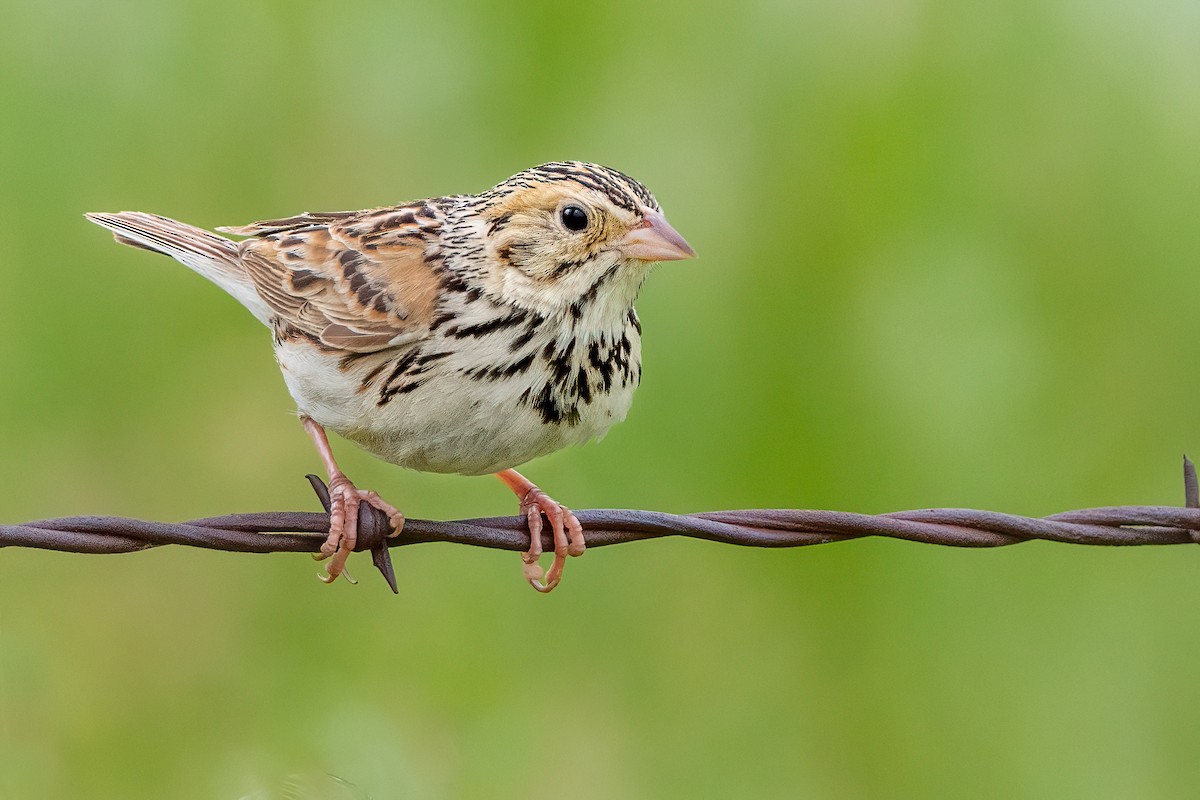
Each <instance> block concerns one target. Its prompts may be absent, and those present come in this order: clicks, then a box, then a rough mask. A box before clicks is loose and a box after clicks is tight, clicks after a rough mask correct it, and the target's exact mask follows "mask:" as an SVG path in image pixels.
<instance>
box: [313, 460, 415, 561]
mask: <svg viewBox="0 0 1200 800" xmlns="http://www.w3.org/2000/svg"><path fill="white" fill-rule="evenodd" d="M364 502H365V503H366V504H367V505H369V506H372V507H374V508H377V509H379V510H380V511H382V512H383V513H384V514H386V515H387V518H388V522H390V523H391V526H392V533H391V534H390V535H391V536H396V535H397V534H399V533H400V531H401V530H403V529H404V515H403V514H402V513H400V510H399V509H397V508H396V507H395V506H393V505H391V504H389V503H388V502H386V501H385V500H384V499H383V498H382V497H380V496H379V495H378V494H377V493H375V492H370V491H365V490H363V489H359V488H358V487H356V486H355V485H354V484H353V483H351V481H350V479H349V478H347V477H346V476H345V474H343V473H342V472H334V473H333V474H332V475H330V476H329V536H328V537H326V539H325V541H324V543H323V544H322V545H321V552H320V553H316V554H314V555H313V558H315V559H316V560H318V561H324V560H325V559H329V565H328V566H327V567H326V568H325V574H324V575H317V577H318V578H320V579H321V580H322V581H324V582H325V583H333V582H334V581H335V580H337V578H338V576H339V575H345V576H346V580H348V581H349V582H350V583H355V581H354V579H353V578H351V577H350V573H349V572H347V571H346V559H348V558H349V557H350V554H351V553H353V552H354V548H355V547H356V546H357V545H358V508H359V506H360V505H361V504H362V503H364Z"/></svg>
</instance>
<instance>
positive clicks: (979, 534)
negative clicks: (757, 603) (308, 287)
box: [0, 456, 1200, 592]
mask: <svg viewBox="0 0 1200 800" xmlns="http://www.w3.org/2000/svg"><path fill="white" fill-rule="evenodd" d="M308 480H309V482H310V483H311V484H312V487H313V490H314V491H315V492H316V493H317V497H318V499H319V500H320V501H321V504H322V505H323V506H324V507H325V512H326V513H316V512H304V511H268V512H260V513H254V514H228V515H226V516H221V517H207V518H205V519H194V520H190V521H188V522H178V523H171V522H149V521H146V520H139V519H127V518H124V517H88V516H81V517H62V518H58V519H44V520H37V521H35V522H26V523H23V524H20V525H0V547H33V548H40V549H43V550H59V551H64V552H71V553H131V552H134V551H137V550H145V549H148V548H151V547H159V546H162V545H168V544H175V545H188V546H191V547H204V548H208V549H210V550H227V551H230V552H237V553H315V552H317V551H319V550H320V546H321V543H322V542H323V541H324V540H325V535H326V532H327V531H328V530H329V514H328V511H329V492H328V490H327V489H326V487H325V484H324V482H322V481H321V479H320V478H317V477H316V476H314V475H309V476H308ZM1183 481H1184V495H1185V503H1186V504H1185V506H1184V507H1183V508H1179V507H1175V506H1110V507H1103V508H1086V509H1081V510H1079V511H1066V512H1063V513H1061V514H1052V515H1050V516H1048V517H1020V516H1014V515H1012V514H1001V513H997V512H994V511H976V510H973V509H966V508H927V509H921V510H916V511H897V512H893V513H890V514H875V515H872V514H852V513H848V512H843V511H807V510H799V509H749V510H744V511H708V512H703V513H698V514H682V515H680V514H664V513H661V512H658V511H627V510H619V509H597V510H592V511H577V512H575V515H576V516H577V517H578V518H579V521H580V522H581V523H582V524H583V528H584V532H585V535H586V537H587V545H588V547H604V546H606V545H610V544H623V543H625V542H636V541H640V540H643V539H655V538H658V537H662V536H690V537H692V538H696V539H706V540H708V541H712V542H722V543H725V544H733V545H743V546H747V547H802V546H805V545H813V544H828V543H830V542H841V541H845V540H847V539H858V538H861V537H864V536H888V537H892V538H895V539H905V540H908V541H912V542H925V543H927V544H940V545H948V546H953V547H1001V546H1003V545H1010V544H1016V543H1018V542H1025V541H1030V540H1034V539H1041V540H1046V541H1052V542H1064V543H1067V544H1090V545H1148V544H1189V543H1197V544H1200V484H1198V483H1197V478H1196V468H1195V466H1194V465H1193V464H1192V462H1191V461H1190V460H1189V459H1188V458H1187V457H1186V456H1185V457H1184V459H1183ZM547 527H548V526H547ZM392 533H393V531H392V529H391V526H390V524H389V523H388V519H387V516H386V515H384V514H383V513H382V512H380V511H378V510H376V509H375V508H373V507H371V506H368V505H367V504H365V503H364V504H363V505H361V506H360V507H359V535H358V546H357V547H356V548H355V549H356V550H370V551H371V554H372V561H373V563H374V564H375V566H376V567H377V568H378V569H379V571H380V572H381V573H382V574H383V576H384V578H385V579H386V580H387V582H388V585H389V586H390V587H391V589H392V591H393V592H395V591H397V587H396V576H395V572H394V570H393V569H392V562H391V556H390V555H389V548H392V547H402V546H404V545H410V544H422V543H426V542H454V543H457V544H465V545H471V546H474V547H489V548H493V549H497V550H517V551H524V550H528V549H529V531H528V529H527V528H526V522H525V520H524V518H523V517H519V516H512V517H489V518H484V519H467V520H456V521H452V522H438V521H434V520H424V519H410V520H407V521H406V522H405V524H404V530H402V531H401V532H400V533H399V534H397V535H394V536H393V535H392ZM543 545H544V546H545V548H546V549H547V550H552V549H553V542H552V541H550V534H549V533H544V534H543Z"/></svg>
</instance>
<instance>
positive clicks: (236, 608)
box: [0, 0, 1200, 799]
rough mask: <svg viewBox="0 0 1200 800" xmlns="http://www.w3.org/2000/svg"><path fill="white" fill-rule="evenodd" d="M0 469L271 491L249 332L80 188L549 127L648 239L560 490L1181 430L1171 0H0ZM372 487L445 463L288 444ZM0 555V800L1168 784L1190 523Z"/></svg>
mask: <svg viewBox="0 0 1200 800" xmlns="http://www.w3.org/2000/svg"><path fill="white" fill-rule="evenodd" d="M0 17H2V18H3V20H4V23H3V25H0V254H2V255H0V286H2V287H3V289H2V290H0V343H2V344H0V440H2V441H3V457H2V458H0V486H3V487H4V488H3V492H2V494H0V519H3V520H5V521H21V520H26V519H35V518H43V517H51V516H59V515H67V514H81V513H110V514H121V515H129V516H138V517H145V518H154V519H168V520H175V519H186V518H189V517H196V516H203V515H209V514H216V513H223V512H229V511H249V510H266V509H311V508H313V506H314V501H313V499H312V498H311V497H310V494H309V491H308V489H307V487H306V485H305V483H304V481H303V478H302V475H303V474H304V473H305V472H306V471H316V470H318V469H319V462H318V461H317V459H316V457H315V455H314V453H313V451H312V450H311V447H310V445H309V443H308V441H307V439H306V437H305V436H304V435H303V433H302V432H301V430H300V428H299V426H298V424H297V423H296V420H295V419H294V417H293V416H291V404H290V402H289V398H288V396H287V394H286V392H285V390H284V388H283V385H282V381H281V380H280V378H279V376H278V373H277V372H276V370H275V367H274V364H273V360H272V356H271V352H270V347H269V336H268V334H267V333H266V332H265V331H264V330H263V329H261V328H260V327H259V325H258V324H257V323H256V322H255V321H254V320H253V319H252V318H251V317H250V316H249V314H247V313H246V312H245V311H244V310H243V309H242V308H241V307H240V306H239V305H238V304H237V303H236V302H234V301H233V300H231V299H230V298H228V297H226V296H224V295H223V294H222V293H221V291H220V290H218V289H217V288H216V287H214V286H211V285H209V284H207V283H206V282H205V281H203V280H202V279H200V278H199V277H197V276H196V275H194V274H192V273H190V272H189V271H188V270H186V269H185V268H183V267H182V266H180V265H177V264H174V263H172V262H170V261H168V260H166V259H163V258H160V257H154V256H151V255H150V254H146V253H142V252H138V251H134V250H130V249H127V248H121V247H118V246H116V245H114V244H113V243H112V241H111V239H110V238H109V237H108V236H107V235H106V234H105V233H104V232H103V231H101V230H99V229H97V228H95V227H93V226H90V225H88V224H86V223H85V222H84V220H83V219H82V217H81V216H80V214H82V213H83V212H84V211H89V210H119V209H138V210H148V211H155V212H159V213H163V214H168V215H170V216H174V217H177V218H180V219H183V220H187V221H190V222H193V223H196V224H200V225H204V226H215V225H220V224H237V223H244V222H248V221H250V220H254V219H260V218H264V217H270V216H276V215H284V214H289V213H295V212H299V211H302V210H329V209H342V208H358V207H366V206H372V205H379V204H386V203H391V202H396V201H400V200H404V199H411V198H418V197H424V196H428V195H437V194H445V193H454V192H463V191H475V190H479V189H482V188H485V187H487V186H490V185H491V184H493V183H495V182H496V181H498V180H500V179H502V178H504V177H506V176H507V175H509V174H511V173H513V172H515V171H517V170H519V169H522V168H524V167H527V166H530V165H532V164H535V163H540V162H543V161H548V160H554V159H571V158H581V159H587V160H594V161H599V162H602V163H607V164H611V165H613V166H615V167H617V168H619V169H622V170H624V171H627V172H629V173H630V174H632V175H634V176H637V177H638V178H640V179H642V180H643V181H644V182H645V183H647V184H648V185H649V186H650V187H651V188H652V189H653V190H654V191H655V192H656V193H657V195H658V197H659V199H660V201H661V202H662V204H663V206H664V207H665V208H666V210H667V212H668V214H669V216H670V218H671V220H672V221H673V223H674V224H675V226H676V227H677V228H678V229H679V230H680V231H681V232H683V233H684V235H686V236H687V237H688V238H689V239H690V240H691V242H692V243H693V244H694V245H695V247H696V249H697V250H698V251H699V252H700V254H701V257H700V259H699V260H697V261H694V262H688V263H682V264H673V265H666V266H664V267H663V268H661V269H660V270H659V271H658V272H657V273H656V274H655V275H654V276H653V277H652V279H651V280H650V282H649V283H648V284H647V285H646V288H645V291H644V293H643V297H642V299H641V301H640V303H639V311H640V313H641V316H642V319H643V321H644V324H645V329H646V332H645V340H644V341H645V359H646V364H645V379H644V382H643V385H642V388H641V391H640V393H639V396H638V400H637V402H636V403H635V404H634V409H633V412H632V414H631V416H630V418H629V420H628V421H627V422H626V423H625V424H624V425H622V426H620V427H618V428H617V429H615V430H613V431H612V433H611V434H610V435H609V436H608V438H607V439H606V440H605V441H604V442H603V443H602V444H600V445H595V444H593V445H589V446H587V447H584V448H581V449H576V450H573V451H569V452H563V453H559V454H556V455H554V456H551V457H548V458H545V459H543V460H541V461H538V462H535V463H533V464H531V465H529V467H528V470H527V474H529V475H530V476H531V477H532V478H533V479H534V480H537V481H538V482H539V483H541V484H542V485H543V486H544V487H545V488H546V489H547V490H548V491H550V492H551V493H553V494H554V495H555V496H557V497H559V498H561V499H563V500H564V501H566V502H567V503H569V504H570V505H572V506H575V507H579V508H588V507H629V508H650V509H660V510H665V511H677V512H686V511H697V510H705V509H722V508H738V507H773V506H777V507H810V508H834V509H844V510H854V511H863V512H882V511H890V510H898V509H904V508H913V507H922V506H968V507H982V508H990V509H995V510H1001V511H1009V512H1015V513H1022V514H1030V515H1041V514H1047V513H1052V512H1056V511H1061V510H1067V509H1071V508H1078V507H1085V506H1091V505H1108V504H1121V503H1165V504H1176V503H1181V502H1182V485H1181V481H1180V478H1179V460H1180V455H1181V453H1183V452H1185V451H1191V452H1193V453H1194V454H1195V453H1200V316H1198V315H1197V313H1196V311H1197V295H1198V294H1200V269H1198V266H1200V264H1198V263H1197V253H1198V251H1200V223H1198V222H1197V206H1198V199H1200V197H1198V188H1197V187H1200V148H1198V147H1197V141H1198V140H1197V135H1198V131H1200V81H1197V75H1198V74H1200V6H1197V5H1196V4H1195V3H1193V2H1186V1H1185V0H1166V1H1164V2H1148V3H1137V4H1134V3H1121V2H1110V1H1109V0H1101V1H1100V2H1081V1H1080V0H1054V1H1052V2H1051V1H1048V0H1027V1H1023V0H1012V1H1010V2H996V1H991V2H987V1H985V2H980V3H970V4H964V3H955V2H950V1H949V0H890V1H887V2H842V1H841V0H836V1H835V0H828V1H826V0H821V1H819V2H806V3H787V2H741V3H737V4H729V5H727V6H724V7H718V6H716V5H711V6H708V7H706V8H705V9H704V10H700V9H699V8H698V4H694V3H687V2H663V3H653V4H650V3H642V2H625V3H611V4H610V3H603V4H601V3H596V4H592V3H549V2H516V0H514V1H513V2H508V3H504V4H495V5H491V4H488V5H485V4H471V3H423V4H401V3H394V2H387V3H385V2H359V1H358V0H352V1H351V2H345V3H338V4H329V3H307V2H291V1H289V2H282V1H279V2H262V3H258V2H255V3H245V2H232V1H231V0H206V2H199V0H191V1H189V2H169V3H162V2H150V0H134V1H133V2H120V3H100V2H81V1H80V0H74V1H68V2H62V1H61V0H46V1H45V2H39V3H21V2H16V0H0ZM335 448H336V449H337V451H338V453H339V455H340V458H341V460H342V463H343V465H344V466H345V467H346V469H347V472H348V473H349V474H350V475H351V476H353V477H354V478H355V479H356V480H357V481H358V482H359V484H360V485H365V486H369V487H372V488H375V489H378V490H379V491H381V492H382V493H383V494H384V495H385V496H386V497H388V498H389V499H391V500H392V501H393V502H396V503H397V504H399V505H401V506H402V507H403V508H404V510H405V511H406V512H407V513H408V514H409V515H410V516H416V517H434V518H457V517H464V516H478V515H489V514H498V513H509V512H513V511H515V503H514V501H513V499H512V497H511V496H510V495H509V494H508V493H507V491H506V490H505V489H504V488H503V487H502V486H501V485H500V484H499V483H498V482H496V481H494V480H489V479H486V478H463V477H454V476H428V475H419V474H414V473H407V472H404V471H402V470H400V469H398V468H395V467H391V466H389V465H386V464H383V463H380V462H377V461H375V460H373V459H372V458H370V457H369V456H366V455H364V454H362V453H359V452H357V451H356V450H354V449H353V448H352V446H350V445H348V444H347V443H345V442H335ZM396 556H397V568H398V572H399V577H400V596H399V597H393V596H392V595H391V594H390V593H389V592H388V591H387V589H386V587H385V586H384V585H383V583H382V582H381V581H379V580H378V579H377V578H375V577H373V576H371V575H369V574H368V573H369V572H370V570H369V567H368V566H367V565H366V563H365V560H364V559H362V558H357V559H355V560H354V561H352V565H353V564H355V563H356V564H357V565H358V566H357V569H355V570H354V571H356V572H358V573H359V574H360V577H362V578H363V582H362V584H361V585H359V586H357V587H351V586H349V585H346V584H344V583H343V584H339V585H336V586H333V587H325V586H322V585H321V584H320V583H318V582H317V581H316V580H315V579H314V577H313V576H314V574H315V572H316V571H317V570H316V566H315V565H314V564H313V563H312V562H311V561H309V560H308V559H307V558H306V557H303V556H287V555H274V556H245V555H232V554H223V553H209V552H200V551H184V550H157V551H152V552H147V553H144V554H138V555H130V556H118V557H91V556H80V555H66V554H56V553H47V552H32V551H19V550H5V551H3V552H0V567H2V569H0V576H2V577H0V796H2V797H5V798H10V797H11V798H33V797H47V798H48V797H64V798H65V797H89V798H142V797H145V798H162V797H171V798H241V797H251V798H258V799H262V798H272V797H283V796H285V795H287V793H288V792H292V793H293V794H296V793H307V794H304V796H312V797H354V798H357V797H371V798H444V797H499V798H507V797H513V798H515V797H521V798H549V797H574V798H612V797H649V798H673V797H687V798H691V797H762V798H768V797H805V796H806V797H846V798H854V797H912V798H929V797H962V796H972V797H1014V796H1025V797H1091V798H1096V797H1114V798H1115V797H1121V798H1124V797H1181V796H1189V795H1190V796H1194V792H1195V790H1196V788H1197V786H1198V785H1200V760H1197V758H1196V756H1195V753H1196V748H1197V745H1198V744H1200V713H1198V711H1200V683H1198V682H1197V681H1196V680H1195V664H1196V663H1197V660H1198V659H1200V621H1198V617H1197V609H1198V608H1200V551H1197V550H1195V549H1189V548H1184V547H1171V548H1144V549H1112V550H1106V549H1088V548H1082V547H1072V546H1066V545H1054V544H1029V545H1022V546H1019V547H1012V548H1006V549H1002V550H996V551H966V550H951V549H938V548H935V547H931V546H925V545H918V544H909V543H903V542H894V541H859V542H852V543H846V544H840V545H830V546H823V547H815V548H808V549H802V550H791V551H754V550H750V549H735V548H730V547H724V546H720V545H715V544H709V543H702V542H696V541H684V540H679V541H669V540H663V541H656V542H650V543H642V544H636V545H628V546H623V547H619V548H606V549H603V550H596V551H593V552H590V553H589V554H588V555H587V556H586V557H585V558H583V559H581V560H578V561H573V562H572V563H571V564H570V565H569V568H568V570H567V576H566V582H565V583H564V585H563V586H562V587H561V588H560V589H559V590H558V591H556V592H555V593H554V594H553V595H551V596H549V597H542V596H538V595H536V594H535V593H534V592H533V591H531V590H530V589H528V588H527V587H526V586H525V585H524V584H523V583H522V582H521V580H520V568H519V559H518V558H517V556H515V555H513V554H510V553H498V552H493V551H483V550H473V549H468V548H462V547H453V546H439V545H429V546H424V547H416V548H407V549H404V550H402V551H397V553H396Z"/></svg>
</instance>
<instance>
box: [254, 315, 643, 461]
mask: <svg viewBox="0 0 1200 800" xmlns="http://www.w3.org/2000/svg"><path fill="white" fill-rule="evenodd" d="M464 329H466V330H468V331H469V330H470V328H469V327H466V326H462V325H459V326H457V327H456V326H455V325H446V326H443V328H442V330H440V331H438V332H436V335H434V336H431V337H429V338H428V339H426V340H424V341H422V342H420V343H419V344H417V345H416V346H414V347H410V348H408V349H407V350H404V351H391V352H382V353H375V354H370V355H369V356H362V357H355V358H347V357H345V356H344V355H342V356H338V355H336V354H328V353H321V352H318V351H316V350H315V348H313V347H312V346H311V345H309V344H308V343H304V342H299V343H288V342H284V343H282V344H281V345H280V346H279V347H278V348H277V356H278V358H279V362H280V365H281V367H282V368H283V372H284V377H285V380H286V382H287V385H288V389H289V390H290V391H291V393H292V396H293V397H294V398H295V400H296V403H297V405H298V406H299V409H300V411H301V413H304V414H307V415H309V416H311V417H312V418H313V419H315V420H317V421H318V422H320V423H321V424H323V425H326V426H327V427H330V428H332V429H333V430H334V431H336V432H337V433H339V434H340V435H342V436H344V437H346V438H348V439H351V440H352V441H354V442H356V443H358V444H359V445H360V446H362V447H363V448H365V449H366V450H368V451H370V452H371V453H373V454H375V455H376V456H378V457H379V458H382V459H384V460H385V461H389V462H391V463H393V464H398V465H400V466H405V467H409V468H412V469H416V470H421V471H426V472H457V473H463V474H484V473H487V472H496V471H499V470H501V469H506V468H508V467H512V466H516V465H518V464H521V463H523V462H525V461H528V460H530V459H533V458H536V457H538V456H541V455H545V454H547V453H550V452H553V451H555V450H559V449H561V448H563V447H566V446H568V445H572V444H580V443H583V442H585V441H588V440H589V439H592V438H597V437H600V436H603V435H604V433H606V432H607V431H608V429H609V428H610V427H612V426H613V425H615V424H616V423H618V422H620V421H621V420H623V419H624V418H625V416H626V414H627V413H628V411H629V407H630V405H631V403H632V399H633V393H634V390H635V389H636V388H637V385H638V382H639V380H640V377H641V343H640V337H639V335H638V333H639V332H638V330H637V327H636V317H635V316H633V315H632V314H630V316H629V318H628V319H627V320H625V321H624V323H623V324H621V325H619V326H615V327H614V328H610V329H606V330H602V331H596V332H589V331H583V330H578V329H573V328H571V327H570V326H569V325H568V326H555V325H548V324H546V322H545V321H544V320H541V321H539V320H537V319H529V320H523V321H522V323H521V324H518V325H507V326H501V327H495V326H489V327H487V328H486V330H484V331H483V333H484V334H486V335H480V336H475V335H473V334H471V333H468V334H467V335H457V334H459V333H461V332H462V331H463V330H464Z"/></svg>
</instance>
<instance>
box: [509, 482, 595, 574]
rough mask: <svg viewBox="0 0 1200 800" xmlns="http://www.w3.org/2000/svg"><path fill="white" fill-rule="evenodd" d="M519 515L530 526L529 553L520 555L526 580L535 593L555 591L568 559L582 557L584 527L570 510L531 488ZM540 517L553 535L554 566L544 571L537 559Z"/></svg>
mask: <svg viewBox="0 0 1200 800" xmlns="http://www.w3.org/2000/svg"><path fill="white" fill-rule="evenodd" d="M521 513H522V514H524V515H525V518H526V520H527V521H528V524H529V550H528V551H526V552H524V553H522V554H521V560H522V561H524V562H525V568H524V572H525V580H526V581H528V582H529V585H530V586H532V587H533V588H534V589H536V590H537V591H539V592H541V593H543V594H545V593H547V592H551V591H553V590H554V587H555V586H558V584H559V581H561V580H562V574H563V568H564V567H565V566H566V563H567V556H568V555H570V556H580V555H583V552H584V550H585V549H587V546H586V544H585V543H584V540H583V526H582V525H580V524H579V520H578V519H576V517H575V515H574V514H573V513H571V509H569V508H567V507H566V506H564V505H563V504H562V503H559V502H558V501H557V500H555V499H554V498H552V497H551V496H550V495H548V494H546V493H545V492H543V491H542V490H541V489H539V488H537V487H536V486H534V487H533V488H531V489H530V490H529V491H528V492H526V493H525V496H524V497H522V498H521ZM542 514H545V515H546V519H548V520H549V521H550V529H551V531H552V532H553V534H554V563H552V564H551V565H550V571H549V572H544V571H543V570H542V566H541V564H539V563H538V559H540V558H541V556H542V526H543V523H542Z"/></svg>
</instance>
